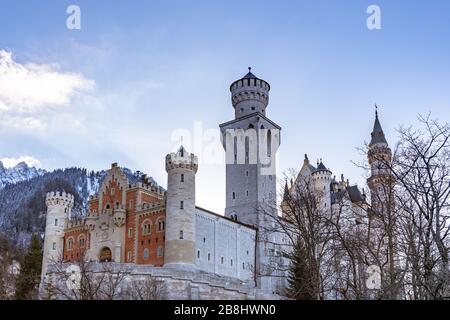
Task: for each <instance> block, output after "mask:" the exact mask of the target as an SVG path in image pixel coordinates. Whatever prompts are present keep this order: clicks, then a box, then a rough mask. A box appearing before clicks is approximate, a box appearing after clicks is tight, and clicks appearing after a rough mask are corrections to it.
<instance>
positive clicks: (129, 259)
mask: <svg viewBox="0 0 450 320" xmlns="http://www.w3.org/2000/svg"><path fill="white" fill-rule="evenodd" d="M132 254H133V253H132V252H131V251H128V253H127V261H128V262H131V259H132V257H133V256H132Z"/></svg>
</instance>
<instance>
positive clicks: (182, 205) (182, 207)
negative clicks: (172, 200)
mask: <svg viewBox="0 0 450 320" xmlns="http://www.w3.org/2000/svg"><path fill="white" fill-rule="evenodd" d="M180 209H181V210H183V209H184V201H180Z"/></svg>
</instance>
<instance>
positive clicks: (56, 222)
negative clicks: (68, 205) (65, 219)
mask: <svg viewBox="0 0 450 320" xmlns="http://www.w3.org/2000/svg"><path fill="white" fill-rule="evenodd" d="M56 226H58V219H55V227H56Z"/></svg>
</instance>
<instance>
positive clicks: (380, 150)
mask: <svg viewBox="0 0 450 320" xmlns="http://www.w3.org/2000/svg"><path fill="white" fill-rule="evenodd" d="M371 135H372V138H371V140H370V143H369V152H368V154H367V157H368V160H369V165H370V177H369V178H368V179H367V184H368V186H369V188H370V191H371V203H372V208H373V209H374V210H376V211H378V213H380V214H381V213H382V212H383V211H386V210H387V209H388V206H389V208H390V207H391V204H390V203H391V200H390V193H391V191H392V190H388V189H391V187H390V186H391V185H392V180H393V179H392V175H391V173H390V170H389V163H390V162H391V160H392V151H391V148H390V147H389V144H388V143H387V140H386V137H385V135H384V132H383V129H382V128H381V123H380V119H379V117H378V107H377V106H376V105H375V123H374V126H373V131H372V133H371Z"/></svg>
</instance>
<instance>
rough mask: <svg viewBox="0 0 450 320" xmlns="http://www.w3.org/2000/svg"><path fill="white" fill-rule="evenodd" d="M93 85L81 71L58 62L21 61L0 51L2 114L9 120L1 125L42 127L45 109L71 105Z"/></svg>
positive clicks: (0, 110) (0, 111)
mask: <svg viewBox="0 0 450 320" xmlns="http://www.w3.org/2000/svg"><path fill="white" fill-rule="evenodd" d="M94 84H95V83H94V81H93V80H89V79H86V78H85V77H84V76H83V75H81V74H77V73H69V72H61V71H59V67H58V65H57V64H35V63H25V64H21V63H18V62H16V61H14V59H13V56H12V53H11V52H8V51H4V50H0V116H3V117H4V118H6V119H7V120H6V121H2V123H1V125H4V126H12V127H17V126H19V127H20V126H25V125H27V124H29V125H30V126H28V128H30V127H31V128H36V127H38V128H42V126H43V124H42V123H41V122H42V121H41V120H39V118H40V115H41V114H42V113H43V112H45V111H48V110H50V109H51V108H55V107H63V106H65V105H67V104H69V102H70V101H71V99H72V98H73V97H76V96H81V95H82V94H83V93H84V92H85V91H87V90H90V89H92V88H93V87H94Z"/></svg>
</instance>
